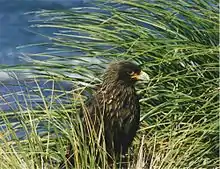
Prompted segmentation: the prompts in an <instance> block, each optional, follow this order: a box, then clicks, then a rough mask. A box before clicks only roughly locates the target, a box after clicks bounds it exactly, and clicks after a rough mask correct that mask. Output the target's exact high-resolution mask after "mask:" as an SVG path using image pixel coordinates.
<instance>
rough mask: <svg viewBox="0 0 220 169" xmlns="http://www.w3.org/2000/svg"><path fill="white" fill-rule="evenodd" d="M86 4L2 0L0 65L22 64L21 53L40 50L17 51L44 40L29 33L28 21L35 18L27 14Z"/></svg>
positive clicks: (68, 0) (65, 0)
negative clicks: (23, 46) (22, 46)
mask: <svg viewBox="0 0 220 169" xmlns="http://www.w3.org/2000/svg"><path fill="white" fill-rule="evenodd" d="M85 3H86V2H85V1H83V0H10V1H9V0H0V64H6V65H15V64H18V63H22V62H23V61H22V60H21V59H19V55H20V54H21V52H33V53H34V52H36V51H38V50H39V49H38V48H32V49H31V50H32V51H30V49H24V48H23V49H16V47H17V46H20V45H27V44H30V43H38V42H42V40H43V39H42V37H40V36H39V35H36V34H34V33H31V32H28V31H27V29H29V26H30V23H29V22H28V21H29V20H31V19H33V18H34V16H33V15H25V13H27V12H30V11H36V10H40V9H68V8H71V7H79V6H83V5H85ZM42 33H49V32H42ZM2 75H3V74H2ZM0 80H1V74H0Z"/></svg>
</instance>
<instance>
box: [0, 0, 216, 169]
mask: <svg viewBox="0 0 220 169" xmlns="http://www.w3.org/2000/svg"><path fill="white" fill-rule="evenodd" d="M98 4H99V5H98V6H97V7H86V8H74V9H70V10H62V11H45V10H44V11H39V12H36V13H35V14H36V16H38V18H40V20H37V21H34V23H36V24H33V27H35V28H41V29H44V28H45V29H50V28H53V31H54V34H53V35H54V36H52V37H47V38H49V39H50V40H51V41H50V42H49V43H47V44H44V45H43V47H44V48H46V50H45V52H43V53H37V54H28V55H25V56H24V59H25V60H26V61H27V62H28V64H26V65H20V66H19V65H18V66H16V67H7V69H8V70H12V71H14V70H16V71H27V70H31V71H32V72H33V73H34V74H35V80H30V81H28V82H29V83H28V82H27V81H26V82H25V84H22V85H21V82H20V83H18V85H17V86H19V87H20V91H19V92H12V91H11V90H10V89H9V90H8V92H6V93H3V94H1V97H0V100H1V101H0V102H1V106H2V107H3V106H6V105H7V106H9V107H10V108H9V110H8V111H7V112H6V111H4V110H1V136H0V142H1V144H2V145H3V146H1V149H0V154H1V156H0V160H1V161H2V163H1V168H16V169H17V168H58V165H59V162H60V161H62V160H64V159H65V153H66V151H65V148H66V145H67V143H68V141H69V140H70V141H71V144H72V146H73V147H74V152H75V154H76V156H75V158H76V164H75V168H97V167H98V166H97V163H96V161H95V155H94V153H96V150H94V151H93V153H88V151H87V150H88V145H86V144H84V143H83V139H82V138H83V137H82V134H83V132H82V126H81V123H80V120H79V118H78V112H79V107H81V106H82V104H83V102H84V100H85V98H84V97H83V96H82V95H90V94H91V91H92V90H93V88H94V87H95V84H97V83H99V82H100V81H101V76H99V75H100V74H101V73H102V70H103V68H104V67H105V65H106V63H108V62H109V61H110V60H120V59H128V60H134V61H136V62H137V63H139V64H141V65H142V67H143V69H144V71H146V72H147V73H148V74H149V75H150V77H151V81H150V82H149V83H148V84H140V85H139V86H138V87H137V89H138V93H139V94H140V95H141V96H142V99H141V101H140V102H141V110H142V111H141V113H142V115H141V119H140V120H141V127H140V129H139V131H138V134H137V137H136V138H135V141H134V142H133V145H132V147H131V149H130V151H129V156H130V158H131V159H132V160H131V162H130V164H129V168H137V169H139V168H151V169H153V168H156V169H160V168H161V169H163V168H164V169H165V168H166V169H167V168H175V169H177V168H180V169H182V168H218V165H219V157H218V156H219V152H218V151H219V137H218V132H219V119H218V112H219V103H218V101H219V96H218V95H219V87H218V84H219V77H218V76H219V73H218V66H219V63H218V59H219V58H218V51H219V48H218V43H219V39H218V31H219V29H218V28H219V22H218V19H217V18H218V17H219V14H218V6H217V4H216V1H214V0H211V1H196V0H193V1H189V2H186V1H154V2H150V1H149V2H148V1H123V0H120V1H119V0H114V1H111V3H105V5H103V4H102V3H101V2H99V3H98ZM2 68H3V69H6V67H3V66H2ZM97 77H98V78H97ZM42 79H43V82H42ZM45 79H46V80H45ZM61 81H62V82H63V81H65V82H66V83H65V85H64V84H62V83H61ZM60 83H61V84H60ZM33 84H35V85H33ZM46 84H50V85H49V86H45V85H46ZM66 84H70V85H71V86H73V88H69V90H67V89H66ZM14 85H15V84H14ZM57 85H58V86H59V87H57ZM21 86H24V88H22V87H21ZM33 86H34V87H33ZM63 86H65V88H64V87H63ZM9 98H13V99H9ZM21 98H22V99H21ZM21 100H22V102H21ZM13 105H16V106H13ZM21 135H22V138H20V137H19V136H21ZM97 151H100V152H101V154H103V156H102V158H100V161H101V166H99V167H100V168H108V165H107V161H106V159H105V156H106V154H105V151H103V149H100V150H99V149H98V150H97ZM115 168H120V167H117V165H115Z"/></svg>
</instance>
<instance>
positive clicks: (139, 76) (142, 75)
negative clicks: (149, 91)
mask: <svg viewBox="0 0 220 169" xmlns="http://www.w3.org/2000/svg"><path fill="white" fill-rule="evenodd" d="M132 78H133V79H136V80H144V81H149V80H150V77H149V75H148V74H147V73H145V72H144V71H141V72H140V73H139V74H136V73H134V74H133V75H132Z"/></svg>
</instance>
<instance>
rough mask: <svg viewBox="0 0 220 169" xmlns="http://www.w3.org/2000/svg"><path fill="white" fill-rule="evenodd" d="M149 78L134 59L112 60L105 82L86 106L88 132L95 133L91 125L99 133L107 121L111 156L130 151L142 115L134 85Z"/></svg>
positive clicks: (108, 147)
mask: <svg viewBox="0 0 220 169" xmlns="http://www.w3.org/2000/svg"><path fill="white" fill-rule="evenodd" d="M148 79H149V77H148V75H147V74H146V73H144V72H143V71H141V68H140V67H139V66H138V65H136V64H134V63H132V62H129V61H119V62H114V63H111V64H110V65H109V67H108V68H107V70H106V72H105V74H104V76H103V82H102V84H101V85H100V86H99V88H98V89H97V91H96V92H95V93H94V94H93V97H92V99H91V100H90V101H89V102H88V103H87V104H86V106H85V107H84V108H83V109H82V111H83V114H84V119H87V120H84V123H85V125H84V126H85V129H86V131H87V133H88V132H90V133H91V128H92V129H94V130H95V132H96V133H98V132H99V131H100V126H101V124H104V127H103V131H104V132H103V134H104V139H105V144H106V150H107V153H108V154H109V156H119V155H120V154H126V153H127V151H128V148H129V146H130V145H131V143H132V141H133V139H134V136H135V135H136V131H137V129H138V127H139V118H140V106H139V97H138V96H137V95H136V92H135V87H134V85H135V82H136V81H138V80H148ZM85 116H86V117H85ZM88 122H89V123H88Z"/></svg>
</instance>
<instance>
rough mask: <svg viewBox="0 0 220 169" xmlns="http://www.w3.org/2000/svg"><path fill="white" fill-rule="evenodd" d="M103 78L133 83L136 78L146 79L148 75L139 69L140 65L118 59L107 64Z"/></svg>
mask: <svg viewBox="0 0 220 169" xmlns="http://www.w3.org/2000/svg"><path fill="white" fill-rule="evenodd" d="M104 79H106V80H108V81H114V82H120V83H125V84H128V85H133V84H134V83H135V82H136V81H138V80H146V81H148V80H149V76H148V74H147V73H145V72H143V71H142V70H141V68H140V66H138V65H136V64H134V63H132V62H129V61H119V62H114V63H111V64H110V65H109V67H108V69H107V70H106V73H105V75H104Z"/></svg>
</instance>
